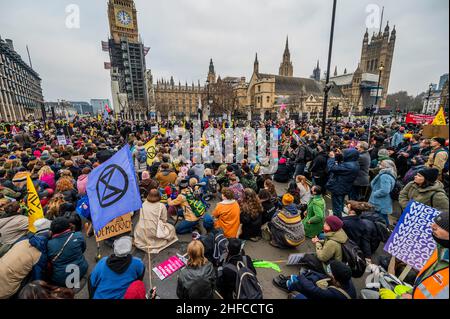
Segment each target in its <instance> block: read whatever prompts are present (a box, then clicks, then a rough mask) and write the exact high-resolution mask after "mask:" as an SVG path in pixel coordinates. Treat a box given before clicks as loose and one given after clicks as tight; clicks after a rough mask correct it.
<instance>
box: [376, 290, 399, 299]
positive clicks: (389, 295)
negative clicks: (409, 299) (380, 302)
mask: <svg viewBox="0 0 450 319" xmlns="http://www.w3.org/2000/svg"><path fill="white" fill-rule="evenodd" d="M397 297H398V296H397V294H396V293H395V292H393V291H392V290H389V289H386V288H381V289H380V298H381V299H397Z"/></svg>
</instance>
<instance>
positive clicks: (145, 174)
mask: <svg viewBox="0 0 450 319" xmlns="http://www.w3.org/2000/svg"><path fill="white" fill-rule="evenodd" d="M146 179H150V173H149V172H148V171H143V172H142V180H146Z"/></svg>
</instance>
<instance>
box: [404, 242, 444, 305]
mask: <svg viewBox="0 0 450 319" xmlns="http://www.w3.org/2000/svg"><path fill="white" fill-rule="evenodd" d="M437 261H438V250H437V249H435V251H434V252H433V255H431V258H430V259H429V260H428V262H427V263H426V264H425V266H424V267H423V268H422V270H421V271H420V272H419V274H418V275H417V279H416V282H415V284H414V290H413V299H448V275H449V270H448V257H447V260H446V261H447V267H444V268H443V269H440V270H438V271H434V272H433V273H431V274H430V275H429V276H428V277H425V278H422V276H423V274H424V273H425V272H427V271H428V270H429V269H430V268H431V267H433V266H434V264H435V263H436V262H437ZM444 262H445V260H444Z"/></svg>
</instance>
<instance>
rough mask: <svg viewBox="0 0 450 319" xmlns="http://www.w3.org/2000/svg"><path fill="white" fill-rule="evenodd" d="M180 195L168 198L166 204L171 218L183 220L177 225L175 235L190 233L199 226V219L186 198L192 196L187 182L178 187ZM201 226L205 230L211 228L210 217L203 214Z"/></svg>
mask: <svg viewBox="0 0 450 319" xmlns="http://www.w3.org/2000/svg"><path fill="white" fill-rule="evenodd" d="M179 188H180V193H179V194H178V196H177V197H176V198H175V199H172V198H168V199H167V204H168V205H169V213H170V212H171V215H173V216H182V217H184V220H182V221H181V222H180V223H178V224H177V225H176V227H175V229H176V233H177V234H187V233H191V232H192V231H193V230H194V228H195V227H197V226H199V221H200V217H197V216H196V215H195V214H194V213H193V212H192V208H191V206H190V205H189V203H188V201H187V199H186V196H187V195H190V194H192V191H191V189H190V188H189V181H187V180H183V181H181V182H180V185H179ZM202 222H203V226H204V228H206V229H211V228H212V227H213V225H212V224H213V221H212V218H211V216H210V215H208V214H205V215H204V216H203V220H202Z"/></svg>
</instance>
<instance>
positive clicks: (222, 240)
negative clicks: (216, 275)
mask: <svg viewBox="0 0 450 319" xmlns="http://www.w3.org/2000/svg"><path fill="white" fill-rule="evenodd" d="M200 241H201V242H202V244H203V246H204V247H205V257H206V259H208V260H209V261H210V262H211V263H212V264H213V265H214V266H216V267H218V266H220V265H221V264H223V262H224V261H225V258H226V257H227V255H228V239H227V238H226V237H225V236H224V234H223V230H222V229H220V228H219V229H217V230H213V231H211V232H210V233H209V234H208V235H205V236H201V237H200Z"/></svg>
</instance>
